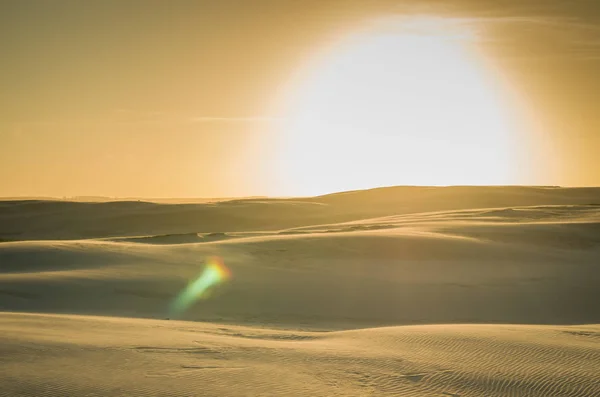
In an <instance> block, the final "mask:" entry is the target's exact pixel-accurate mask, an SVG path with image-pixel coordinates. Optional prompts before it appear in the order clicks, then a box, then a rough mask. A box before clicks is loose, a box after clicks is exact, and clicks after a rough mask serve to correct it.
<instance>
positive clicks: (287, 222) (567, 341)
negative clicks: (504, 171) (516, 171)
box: [0, 187, 600, 397]
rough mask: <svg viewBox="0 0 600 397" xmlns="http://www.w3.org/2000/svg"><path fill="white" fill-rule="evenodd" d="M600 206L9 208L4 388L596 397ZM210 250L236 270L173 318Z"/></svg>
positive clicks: (447, 197) (420, 191)
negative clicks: (175, 307) (207, 295)
mask: <svg viewBox="0 0 600 397" xmlns="http://www.w3.org/2000/svg"><path fill="white" fill-rule="evenodd" d="M599 202H600V189H596V188H589V189H562V188H533V187H480V188H474V187H451V188H419V187H397V188H387V189H374V190H370V191H359V192H346V193H339V194H333V195H328V196H321V197H315V198H302V199H262V198H261V199H245V200H232V201H222V202H210V203H188V204H185V203H181V204H158V203H149V202H103V203H89V202H88V203H82V202H77V203H70V202H60V201H56V202H50V201H20V202H19V201H4V202H0V238H2V239H3V240H4V242H0V312H4V313H0V351H2V354H0V362H1V363H2V364H1V365H2V371H0V383H1V384H2V385H3V387H2V389H1V390H2V391H0V395H7V396H8V395H25V396H39V395H56V396H63V395H86V393H87V395H107V396H112V395H144V396H145V395H184V396H187V395H208V396H213V395H328V396H330V395H406V396H461V397H464V396H596V395H599V393H600V377H599V375H598V374H600V339H599V335H600V329H599V328H598V326H594V325H581V324H599V323H600V306H599V305H598V302H600V268H599V266H600V205H598V204H597V203H599ZM210 256H220V257H221V258H223V260H224V261H225V263H226V264H227V266H228V267H229V268H230V269H231V271H232V274H233V278H232V279H231V280H230V281H229V282H227V283H225V284H223V285H220V286H219V288H216V289H214V290H213V291H212V295H211V296H210V299H206V300H200V301H198V302H196V303H195V304H194V305H193V306H192V307H190V308H189V310H187V311H185V312H183V313H180V314H178V315H177V316H173V313H171V312H170V311H169V307H170V304H171V303H172V302H173V301H174V299H176V297H177V296H178V294H179V293H180V292H181V291H182V290H183V289H184V288H185V287H186V285H187V284H188V283H189V281H190V280H193V279H195V278H196V277H197V276H198V275H199V273H200V272H201V270H202V269H203V265H204V263H205V260H206V258H207V257H210ZM58 314H60V315H58ZM91 316H102V317H91ZM144 318H145V319H144ZM167 318H169V319H170V320H169V321H166V319H167ZM175 320H186V321H175ZM198 321H199V322H200V323H198ZM431 324H445V325H431ZM466 324H468V325H466ZM482 324H486V325H482ZM515 324H520V325H515ZM378 327H383V328H378ZM80 367H85V368H86V369H85V370H82V371H81V374H80V375H79V376H73V372H74V370H75V369H78V368H80ZM274 375H275V376H274ZM4 385H7V386H6V387H4ZM2 393H4V394H2ZM93 393H95V394H93Z"/></svg>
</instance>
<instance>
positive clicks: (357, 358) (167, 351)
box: [0, 313, 600, 397]
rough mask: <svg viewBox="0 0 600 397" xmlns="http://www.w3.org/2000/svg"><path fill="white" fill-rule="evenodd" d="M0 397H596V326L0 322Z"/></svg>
mask: <svg viewBox="0 0 600 397" xmlns="http://www.w3.org/2000/svg"><path fill="white" fill-rule="evenodd" d="M0 321H1V322H0V335H1V336H0V343H1V345H0V346H1V349H2V353H3V354H2V357H1V358H0V362H1V363H2V375H1V378H2V385H3V388H2V391H0V395H3V396H17V395H30V396H46V395H55V396H61V395H77V396H89V395H120V396H121V395H127V396H169V395H182V396H193V395H206V396H247V395H277V396H287V395H293V396H364V395H377V396H461V397H468V396H540V397H547V396H598V395H600V382H598V376H599V374H598V365H599V362H600V326H577V327H556V326H523V325H449V326H446V325H423V326H404V327H389V328H375V329H362V330H354V331H342V332H320V333H319V332H299V331H273V330H268V329H259V328H248V327H240V326H224V325H217V324H202V323H191V322H177V321H158V320H141V319H122V318H114V317H108V318H103V317H85V316H57V315H36V314H33V315H32V314H9V313H6V314H2V315H0Z"/></svg>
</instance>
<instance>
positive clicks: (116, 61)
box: [0, 0, 600, 197]
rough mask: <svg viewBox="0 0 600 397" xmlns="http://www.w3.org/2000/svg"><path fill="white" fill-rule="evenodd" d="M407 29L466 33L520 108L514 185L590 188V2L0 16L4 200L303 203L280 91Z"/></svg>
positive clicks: (71, 4) (599, 145)
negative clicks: (366, 31)
mask: <svg viewBox="0 0 600 397" xmlns="http://www.w3.org/2000/svg"><path fill="white" fill-rule="evenodd" d="M407 14H419V15H423V14H427V15H430V16H439V17H448V18H450V17H451V18H454V19H457V20H460V21H462V23H464V24H468V25H471V26H473V27H474V28H475V29H476V31H477V32H478V38H479V40H480V43H481V46H482V48H483V50H484V52H485V54H486V59H487V60H488V61H489V64H490V65H491V66H490V67H492V68H494V70H497V71H499V73H500V74H501V75H502V76H503V79H504V80H505V84H506V85H507V86H510V87H512V89H514V90H516V92H517V93H518V95H519V98H520V100H519V106H520V107H522V108H523V109H524V112H525V113H527V115H528V117H529V121H528V122H529V123H531V124H528V125H530V126H531V130H530V131H529V132H528V133H527V134H528V135H527V136H524V137H523V138H522V139H523V142H526V141H527V142H529V143H528V145H529V146H527V148H528V149H527V151H526V152H525V153H521V157H520V160H519V166H520V167H524V168H527V169H524V170H523V175H525V176H524V177H523V178H515V179H514V180H511V181H509V182H510V183H515V184H517V183H528V184H544V185H549V184H551V185H600V155H598V153H600V117H598V114H599V112H600V73H598V71H600V2H598V1H596V0H590V1H584V0H580V1H579V0H571V1H564V0H539V1H527V0H520V1H517V0H514V1H497V0H496V1H492V0H489V1H488V0H454V1H453V0H444V1H441V0H440V1H430V2H427V1H421V0H419V1H417V0H412V1H386V0H380V1H378V0H374V1H337V0H333V1H327V0H320V1H291V0H290V1H286V0H275V1H259V0H256V1H254V0H245V1H244V0H239V1H228V0H213V1H200V0H196V1H177V0H172V1H152V0H141V1H128V0H118V1H111V0H102V1H94V0H86V1H60V0H56V1H42V0H40V1H31V0H15V1H8V0H0V30H1V34H0V49H1V50H2V56H1V58H0V59H1V60H0V71H1V73H0V82H1V84H0V87H1V88H0V181H2V183H0V196H20V195H21V196H75V195H105V196H121V197H123V196H138V197H169V196H172V197H192V196H203V197H207V196H213V197H214V196H233V195H265V194H288V193H290V192H293V193H298V194H302V193H303V191H302V189H299V190H297V191H294V190H293V189H284V188H283V187H282V185H281V182H280V181H279V180H278V177H277V175H275V174H276V173H275V172H274V170H276V169H277V168H278V165H279V164H278V163H277V162H278V161H280V160H278V159H280V157H281V153H279V151H280V150H281V149H280V147H279V146H278V134H280V133H281V130H280V129H278V128H280V127H277V128H275V127H274V125H278V123H279V120H278V118H279V117H280V115H278V114H276V113H274V112H273V109H275V108H277V103H276V102H277V101H278V100H279V99H280V98H284V97H285V95H286V94H285V87H287V84H288V82H289V80H290V78H291V77H290V76H293V75H294V73H295V72H296V71H297V70H298V69H299V68H301V66H302V65H303V64H304V63H305V62H306V60H307V59H310V58H311V56H313V54H314V52H315V51H316V49H320V48H323V46H324V43H328V42H330V41H331V40H334V39H336V38H340V37H341V38H343V37H344V36H345V35H351V34H353V32H355V31H356V30H357V29H359V27H360V26H361V24H364V23H367V22H368V21H370V20H375V19H378V18H383V17H394V16H402V15H407ZM440 67H443V65H440ZM432 112H433V113H432V114H433V115H432V117H435V110H432ZM361 142H362V143H361V145H363V146H364V145H367V146H368V143H367V144H365V142H364V141H361ZM376 142H377V141H376V140H375V141H374V143H373V145H375V146H376V145H377V143H376ZM531 142H533V143H532V144H531ZM515 144H516V145H518V144H519V142H516V143H515ZM523 145H524V146H526V145H525V143H524V144H523ZM340 146H341V148H340V150H343V142H340ZM367 149H368V150H371V151H373V152H377V150H378V148H377V147H372V148H366V149H365V150H367ZM388 149H389V148H388ZM388 152H389V150H388ZM324 155H325V156H330V159H331V161H332V162H334V161H336V156H337V155H336V154H334V153H325V154H324ZM310 160H311V156H310V154H309V153H307V154H306V160H305V161H307V162H308V161H310ZM355 161H360V159H356V160H355ZM515 161H516V160H515ZM474 167H475V165H474ZM372 170H373V172H374V170H375V168H373V169H372ZM338 172H343V170H339V171H338ZM386 172H388V173H389V172H390V171H389V164H388V170H387V171H386ZM458 180H460V179H458ZM374 181H375V182H374V184H378V183H379V182H377V181H378V180H377V179H376V178H375V179H374ZM390 182H392V183H390ZM413 182H414V181H413V180H405V179H403V177H402V174H398V177H397V180H393V179H390V178H388V179H385V180H383V182H382V183H387V184H404V183H413ZM428 182H429V180H425V183H428ZM493 182H494V181H492V183H493ZM293 183H294V181H293V180H292V181H288V184H293ZM343 186H344V185H342V187H343ZM360 186H361V187H362V185H360ZM348 187H349V188H351V187H353V186H352V185H351V184H350V185H348ZM365 187H366V186H365ZM336 188H337V186H336ZM325 190H326V189H325ZM332 190H335V189H332ZM306 193H307V194H308V193H313V192H312V191H308V190H307V191H306Z"/></svg>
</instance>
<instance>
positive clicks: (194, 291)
mask: <svg viewBox="0 0 600 397" xmlns="http://www.w3.org/2000/svg"><path fill="white" fill-rule="evenodd" d="M230 278H231V271H230V270H229V269H228V268H227V267H226V266H225V264H224V263H223V260H222V259H221V258H217V257H213V258H210V259H209V260H208V262H207V263H206V266H205V267H204V271H203V272H202V274H200V276H199V277H198V278H197V279H195V280H193V281H192V282H190V283H189V284H188V285H187V287H186V288H185V289H184V290H183V291H182V292H181V293H180V294H179V295H178V296H177V298H176V299H175V300H174V301H173V302H172V303H171V307H170V309H169V313H170V314H171V316H177V315H180V314H182V313H183V312H185V311H186V310H187V309H188V308H189V307H190V305H191V304H193V303H194V302H195V301H197V300H198V299H203V298H206V296H207V293H206V292H207V291H208V289H209V288H210V287H212V286H214V285H217V284H221V283H223V282H225V281H227V280H229V279H230Z"/></svg>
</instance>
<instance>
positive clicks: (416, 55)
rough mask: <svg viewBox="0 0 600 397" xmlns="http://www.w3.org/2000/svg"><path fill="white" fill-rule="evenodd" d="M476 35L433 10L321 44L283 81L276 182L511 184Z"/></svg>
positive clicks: (509, 161) (318, 186)
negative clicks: (433, 13) (288, 80)
mask: <svg viewBox="0 0 600 397" xmlns="http://www.w3.org/2000/svg"><path fill="white" fill-rule="evenodd" d="M475 38H476V37H475V34H474V33H473V32H471V31H470V30H469V29H466V28H464V27H462V26H460V25H459V24H456V23H450V22H448V20H444V19H435V18H420V19H412V20H405V21H401V22H396V23H394V24H390V23H389V22H386V23H383V24H378V25H377V26H376V27H375V28H373V27H371V28H369V29H368V30H367V31H361V32H359V33H357V34H354V35H351V36H349V37H346V38H345V39H344V40H342V41H341V42H337V43H335V44H334V45H331V46H328V48H327V50H326V51H324V53H322V52H320V53H319V55H318V56H316V57H314V58H312V59H311V60H310V61H309V62H308V66H307V65H305V67H304V68H303V69H302V70H301V71H300V73H299V74H298V75H297V76H296V77H295V78H294V79H293V81H292V82H291V83H290V85H288V86H287V88H286V94H285V98H284V100H283V101H282V103H283V106H282V108H280V112H279V113H280V114H281V116H282V117H281V118H282V120H283V121H282V122H281V123H280V124H279V126H278V128H279V129H280V131H279V136H280V137H281V145H282V146H281V149H282V150H280V152H279V153H280V156H281V157H280V158H279V160H278V161H279V172H280V174H279V177H280V180H279V181H280V188H283V190H284V191H285V192H286V194H291V195H313V194H322V193H327V192H333V191H342V190H351V189H361V188H369V187H375V186H386V185H455V184H461V185H492V184H515V183H517V182H518V180H516V176H515V171H516V165H515V161H513V160H514V159H513V158H514V154H515V153H514V150H515V149H514V148H515V146H516V145H515V144H514V143H513V142H514V138H515V125H514V124H515V123H514V120H513V118H512V117H511V114H510V111H509V109H508V106H507V104H506V103H505V101H504V100H503V96H502V95H501V94H500V87H499V84H498V82H497V81H496V80H495V78H494V76H493V73H491V72H490V70H488V68H487V67H486V66H485V62H484V61H483V58H482V56H481V55H480V54H479V53H478V51H477V50H476V45H475V44H476V43H475Z"/></svg>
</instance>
